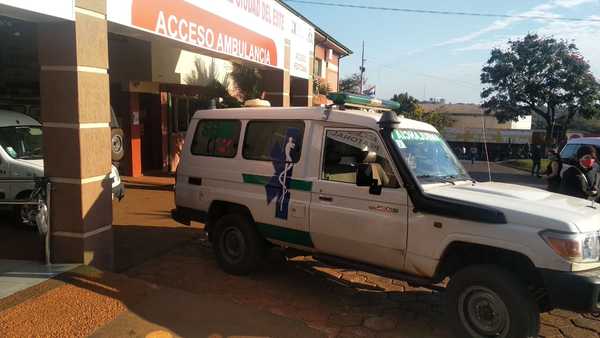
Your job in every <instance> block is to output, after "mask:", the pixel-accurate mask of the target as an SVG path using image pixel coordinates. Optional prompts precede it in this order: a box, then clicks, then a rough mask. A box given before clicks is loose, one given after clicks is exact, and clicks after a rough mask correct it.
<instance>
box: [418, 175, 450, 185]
mask: <svg viewBox="0 0 600 338" xmlns="http://www.w3.org/2000/svg"><path fill="white" fill-rule="evenodd" d="M417 178H419V179H422V178H423V179H433V180H435V181H438V182H441V183H450V184H452V185H456V182H454V181H452V180H450V179H449V178H451V177H449V176H434V175H419V176H417Z"/></svg>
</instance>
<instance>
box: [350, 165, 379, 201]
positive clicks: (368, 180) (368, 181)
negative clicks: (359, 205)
mask: <svg viewBox="0 0 600 338" xmlns="http://www.w3.org/2000/svg"><path fill="white" fill-rule="evenodd" d="M356 185H357V186H359V187H369V193H370V194H371V195H381V184H380V183H379V180H377V179H374V178H373V166H371V165H370V164H365V163H361V164H359V165H358V168H356Z"/></svg>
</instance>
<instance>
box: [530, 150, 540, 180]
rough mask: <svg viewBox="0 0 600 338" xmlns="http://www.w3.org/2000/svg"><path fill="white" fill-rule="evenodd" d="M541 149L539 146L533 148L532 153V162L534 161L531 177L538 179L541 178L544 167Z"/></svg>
mask: <svg viewBox="0 0 600 338" xmlns="http://www.w3.org/2000/svg"><path fill="white" fill-rule="evenodd" d="M540 148H541V147H540V146H539V145H536V146H535V147H533V150H532V151H531V161H532V165H531V176H534V175H535V176H537V177H541V176H540V169H541V166H542V151H541V149H540Z"/></svg>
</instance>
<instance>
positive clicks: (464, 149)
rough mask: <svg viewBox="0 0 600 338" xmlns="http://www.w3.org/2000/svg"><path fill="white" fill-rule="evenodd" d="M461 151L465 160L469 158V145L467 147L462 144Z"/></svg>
mask: <svg viewBox="0 0 600 338" xmlns="http://www.w3.org/2000/svg"><path fill="white" fill-rule="evenodd" d="M460 151H461V154H462V159H463V160H466V159H467V147H465V146H462V147H461V148H460Z"/></svg>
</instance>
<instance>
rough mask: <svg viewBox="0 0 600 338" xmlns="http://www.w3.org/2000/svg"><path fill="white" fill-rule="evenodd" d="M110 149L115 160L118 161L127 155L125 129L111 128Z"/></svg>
mask: <svg viewBox="0 0 600 338" xmlns="http://www.w3.org/2000/svg"><path fill="white" fill-rule="evenodd" d="M110 133H111V136H110V149H111V153H112V155H111V157H112V161H113V162H118V161H120V160H122V159H123V157H125V139H124V137H123V130H121V129H111V130H110Z"/></svg>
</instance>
